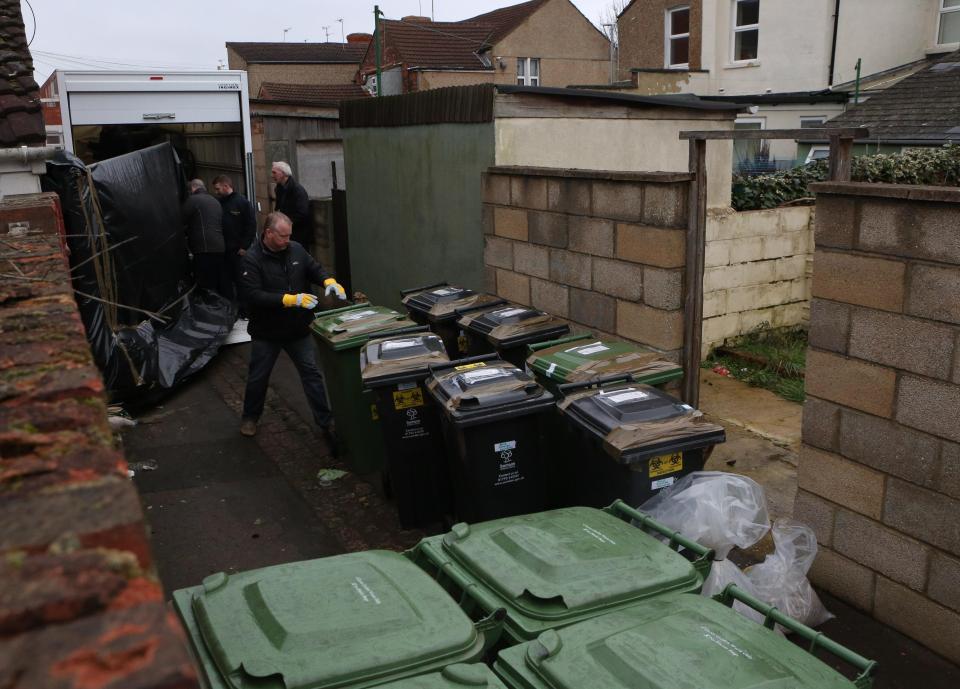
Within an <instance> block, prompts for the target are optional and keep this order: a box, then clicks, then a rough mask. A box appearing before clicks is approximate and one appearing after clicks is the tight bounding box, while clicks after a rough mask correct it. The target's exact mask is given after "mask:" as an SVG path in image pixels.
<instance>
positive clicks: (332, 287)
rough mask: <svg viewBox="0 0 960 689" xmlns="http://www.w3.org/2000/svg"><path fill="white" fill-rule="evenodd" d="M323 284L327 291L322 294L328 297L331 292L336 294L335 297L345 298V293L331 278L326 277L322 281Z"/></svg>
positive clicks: (344, 299)
mask: <svg viewBox="0 0 960 689" xmlns="http://www.w3.org/2000/svg"><path fill="white" fill-rule="evenodd" d="M323 286H324V287H326V288H327V291H326V292H324V293H323V296H325V297H329V296H330V295H331V294H336V295H337V299H342V300H343V301H346V300H347V293H346V291H345V290H344V289H343V287H341V286H340V283H338V282H337V281H336V280H334V279H333V278H327V279H326V280H324V281H323Z"/></svg>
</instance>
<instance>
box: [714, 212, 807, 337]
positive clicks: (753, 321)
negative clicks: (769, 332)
mask: <svg viewBox="0 0 960 689" xmlns="http://www.w3.org/2000/svg"><path fill="white" fill-rule="evenodd" d="M813 209H814V207H813V206H796V207H792V208H773V209H769V210H759V211H745V212H742V213H738V212H736V211H734V210H732V209H729V208H728V209H726V210H719V209H717V210H712V211H710V212H709V213H708V214H707V244H706V255H705V259H704V266H705V268H704V275H703V353H704V354H706V353H707V352H708V351H710V349H712V348H713V347H716V346H717V345H720V344H723V342H724V341H725V340H727V339H730V338H734V337H737V336H738V335H743V334H744V333H747V332H749V331H750V330H752V329H754V328H756V327H757V326H759V325H761V324H762V323H767V324H769V325H770V327H774V328H779V327H785V326H793V325H803V324H805V323H806V322H807V321H808V319H809V311H810V279H809V274H808V273H809V270H808V269H809V263H810V260H811V255H812V251H813V227H812V224H811V220H812V218H813Z"/></svg>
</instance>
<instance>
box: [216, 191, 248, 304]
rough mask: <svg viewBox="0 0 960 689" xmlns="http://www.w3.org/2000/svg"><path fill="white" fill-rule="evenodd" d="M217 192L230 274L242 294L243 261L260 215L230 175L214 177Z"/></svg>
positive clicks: (231, 279) (237, 289)
mask: <svg viewBox="0 0 960 689" xmlns="http://www.w3.org/2000/svg"><path fill="white" fill-rule="evenodd" d="M213 193H214V194H216V195H217V197H218V198H219V199H220V207H221V208H222V209H223V243H224V255H225V257H226V261H227V271H228V277H229V278H230V284H231V285H232V286H233V289H234V294H237V295H239V280H240V263H241V261H242V259H243V255H244V254H245V253H246V252H247V248H248V247H249V246H250V245H251V244H252V243H253V239H254V237H256V236H257V214H256V211H254V210H253V204H252V203H250V202H249V201H247V199H246V198H244V197H243V196H241V195H240V194H238V193H237V192H236V191H234V190H233V180H232V179H231V178H230V177H229V176H227V175H218V176H217V177H214V178H213Z"/></svg>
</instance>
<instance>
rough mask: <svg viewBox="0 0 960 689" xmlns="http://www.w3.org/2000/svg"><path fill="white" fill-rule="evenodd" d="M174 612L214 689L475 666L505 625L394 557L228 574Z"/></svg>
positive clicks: (304, 687) (308, 688)
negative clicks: (477, 613)
mask: <svg viewBox="0 0 960 689" xmlns="http://www.w3.org/2000/svg"><path fill="white" fill-rule="evenodd" d="M468 603H469V601H468ZM488 605H489V603H488ZM173 607H174V609H175V610H176V612H177V614H178V615H179V616H180V619H181V621H182V623H183V626H184V628H185V629H186V632H187V635H188V637H189V639H190V645H191V647H192V650H193V652H194V655H195V656H196V657H197V659H198V661H199V665H200V670H201V672H202V674H203V675H204V679H205V680H206V683H207V685H208V686H209V687H210V689H251V688H253V687H256V688H257V689H325V688H326V687H330V688H332V687H337V688H338V689H347V688H349V689H360V688H361V687H370V686H373V685H378V686H379V685H381V684H384V683H386V682H391V681H399V680H401V679H403V678H409V677H413V676H416V675H422V674H427V673H433V672H437V671H441V670H443V668H445V667H446V666H448V665H455V664H458V663H474V662H477V661H479V660H481V659H482V658H483V656H484V654H485V653H486V651H487V650H488V649H489V648H490V647H491V646H492V645H493V644H494V643H495V642H496V640H497V637H498V636H499V633H500V629H501V626H502V622H501V620H502V617H503V612H502V611H497V612H495V613H494V614H493V615H490V616H488V617H486V618H484V619H481V620H480V621H473V620H471V619H470V615H471V613H472V611H471V610H470V608H469V607H464V606H462V605H460V604H458V603H457V602H456V601H454V600H453V599H452V598H450V596H449V595H448V594H447V593H446V591H444V590H443V588H442V587H441V586H440V585H439V584H438V583H437V582H435V581H434V580H433V579H432V578H431V577H430V576H428V575H427V574H425V573H424V572H423V571H422V570H421V569H419V568H417V567H416V566H414V565H413V564H412V563H411V562H410V561H409V559H408V558H405V557H404V556H403V555H401V554H399V553H395V552H391V551H385V550H371V551H367V552H362V553H349V554H347V555H337V556H335V557H326V558H321V559H317V560H307V561H303V562H292V563H288V564H282V565H275V566H272V567H264V568H262V569H256V570H251V571H248V572H241V573H238V574H226V573H223V572H220V573H218V574H213V575H211V576H209V577H207V578H206V579H204V580H203V583H202V584H201V585H200V586H193V587H190V588H185V589H180V590H178V591H174V593H173ZM454 674H455V675H457V674H459V676H460V677H461V678H462V677H463V676H464V674H463V673H456V672H454ZM466 674H467V675H469V674H470V671H468V672H467V673H466ZM403 686H420V685H418V684H406V683H404V684H403ZM423 686H425V687H430V686H438V687H443V686H447V685H443V684H436V685H433V684H426V685H423ZM451 686H457V685H456V684H452V685H451ZM490 686H495V687H498V686H500V685H498V684H490Z"/></svg>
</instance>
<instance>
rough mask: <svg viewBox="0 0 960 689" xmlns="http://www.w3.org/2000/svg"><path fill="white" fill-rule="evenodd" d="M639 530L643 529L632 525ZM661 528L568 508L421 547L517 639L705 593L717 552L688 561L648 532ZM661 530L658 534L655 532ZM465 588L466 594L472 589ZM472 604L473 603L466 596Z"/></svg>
mask: <svg viewBox="0 0 960 689" xmlns="http://www.w3.org/2000/svg"><path fill="white" fill-rule="evenodd" d="M634 517H638V518H640V519H641V520H642V521H641V523H640V525H639V526H634V525H633V524H632V523H631V522H632V520H633V518H634ZM651 524H654V525H656V527H655V530H656V533H658V534H670V533H671V532H670V531H669V530H668V529H667V528H666V527H665V526H663V525H660V524H658V523H657V522H654V520H652V519H651V518H650V517H648V516H646V515H642V514H641V513H639V512H637V511H636V510H632V509H630V508H629V507H627V506H626V505H624V504H623V503H620V502H617V503H614V505H612V506H611V507H609V508H607V509H606V510H598V509H594V508H592V507H569V508H563V509H557V510H550V511H547V512H538V513H535V514H528V515H523V516H519V517H508V518H504V519H495V520H492V521H488V522H481V523H478V524H469V525H468V524H463V523H461V524H456V525H454V527H453V529H452V530H451V531H449V532H448V533H446V534H444V535H442V536H433V537H430V538H426V539H424V540H423V541H421V542H420V544H419V545H418V546H417V547H416V549H415V552H416V557H415V558H414V559H415V560H416V559H417V558H418V557H421V558H425V559H426V560H428V561H430V562H431V563H432V565H433V566H434V567H440V568H442V569H443V571H445V572H450V571H451V570H453V575H459V577H460V578H461V579H465V580H467V581H469V582H471V584H473V587H477V588H479V589H480V590H482V591H484V592H486V593H487V594H488V595H490V596H492V597H493V599H494V600H495V601H497V602H496V603H488V604H487V605H486V606H485V607H488V608H489V607H494V606H495V605H502V607H504V608H505V609H506V611H507V619H506V628H507V631H508V632H509V633H511V634H512V635H513V636H514V637H516V638H518V639H534V638H536V636H537V634H539V633H540V632H541V631H543V630H544V629H549V628H553V627H557V626H564V625H567V624H572V623H574V622H576V621H578V620H581V619H586V618H588V617H592V616H594V615H598V614H604V613H606V612H609V611H611V610H614V609H618V608H620V607H622V606H625V605H633V604H637V603H638V602H640V601H642V600H645V599H648V598H650V597H653V596H659V595H663V594H665V593H669V592H671V591H683V592H698V591H699V590H700V588H701V587H702V585H703V580H704V576H705V575H706V573H707V572H708V571H709V566H710V556H711V551H709V550H708V549H706V548H704V547H702V546H700V545H699V544H697V543H693V542H689V541H685V542H684V543H685V544H686V545H687V546H689V547H690V549H689V550H688V552H689V553H690V554H691V557H694V558H695V557H696V556H699V559H697V560H696V561H695V562H693V561H691V560H688V559H687V558H686V557H684V556H683V555H682V554H680V553H679V552H676V551H675V550H674V549H672V548H671V546H670V545H667V544H666V543H662V542H661V541H660V540H658V539H657V538H654V537H653V536H651V535H650V533H647V532H646V531H645V530H644V529H645V528H649V527H650V525H651ZM651 530H654V529H651ZM473 587H468V588H473ZM465 593H466V595H468V596H469V595H472V594H471V593H470V592H469V591H468V592H465Z"/></svg>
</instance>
